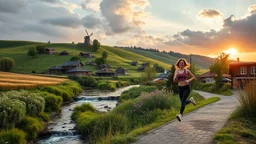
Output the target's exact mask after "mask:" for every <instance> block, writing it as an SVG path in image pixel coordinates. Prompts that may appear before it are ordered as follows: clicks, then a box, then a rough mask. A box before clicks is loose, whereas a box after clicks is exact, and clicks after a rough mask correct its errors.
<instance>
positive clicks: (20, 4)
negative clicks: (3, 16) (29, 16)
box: [0, 0, 26, 14]
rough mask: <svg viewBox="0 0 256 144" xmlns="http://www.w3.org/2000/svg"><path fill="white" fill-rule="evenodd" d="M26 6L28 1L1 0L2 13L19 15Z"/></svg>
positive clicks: (0, 8)
mask: <svg viewBox="0 0 256 144" xmlns="http://www.w3.org/2000/svg"><path fill="white" fill-rule="evenodd" d="M25 5H26V0H18V1H17V0H0V12H4V13H13V14H14V13H18V12H20V11H21V10H22V9H23V8H24V7H25Z"/></svg>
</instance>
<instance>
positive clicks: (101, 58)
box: [95, 57, 107, 66]
mask: <svg viewBox="0 0 256 144" xmlns="http://www.w3.org/2000/svg"><path fill="white" fill-rule="evenodd" d="M95 63H96V65H97V66H99V65H101V64H106V63H107V60H106V59H104V58H103V57H100V58H96V59H95Z"/></svg>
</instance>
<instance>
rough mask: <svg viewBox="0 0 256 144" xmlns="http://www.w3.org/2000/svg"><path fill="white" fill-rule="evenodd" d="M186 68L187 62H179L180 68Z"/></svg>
mask: <svg viewBox="0 0 256 144" xmlns="http://www.w3.org/2000/svg"><path fill="white" fill-rule="evenodd" d="M184 66H185V62H184V61H183V60H181V61H179V68H183V67H184Z"/></svg>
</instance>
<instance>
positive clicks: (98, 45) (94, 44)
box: [93, 39, 100, 52]
mask: <svg viewBox="0 0 256 144" xmlns="http://www.w3.org/2000/svg"><path fill="white" fill-rule="evenodd" d="M99 48H100V43H99V41H98V40H96V39H95V40H93V49H94V51H95V52H97V51H98V50H99Z"/></svg>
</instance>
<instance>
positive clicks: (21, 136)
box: [0, 129, 25, 144]
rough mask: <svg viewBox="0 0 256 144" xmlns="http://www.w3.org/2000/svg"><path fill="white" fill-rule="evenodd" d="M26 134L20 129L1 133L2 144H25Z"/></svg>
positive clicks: (0, 143)
mask: <svg viewBox="0 0 256 144" xmlns="http://www.w3.org/2000/svg"><path fill="white" fill-rule="evenodd" d="M24 143H25V133H24V132H23V131H21V130H19V129H11V130H9V131H0V144H24Z"/></svg>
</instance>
